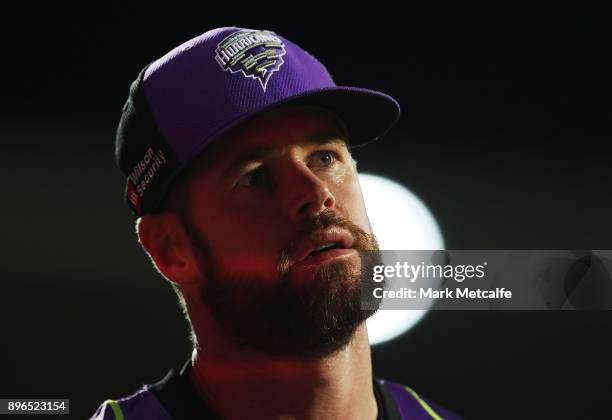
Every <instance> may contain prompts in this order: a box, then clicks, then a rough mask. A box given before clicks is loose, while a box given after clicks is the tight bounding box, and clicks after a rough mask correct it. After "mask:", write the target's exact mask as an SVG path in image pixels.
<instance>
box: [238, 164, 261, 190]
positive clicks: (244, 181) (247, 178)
mask: <svg viewBox="0 0 612 420" xmlns="http://www.w3.org/2000/svg"><path fill="white" fill-rule="evenodd" d="M267 179H268V175H267V173H266V171H265V169H263V167H261V166H260V167H258V168H256V169H253V170H251V171H249V172H247V173H246V174H244V175H242V176H241V177H240V179H239V180H238V182H237V183H236V187H250V188H259V187H261V186H263V185H264V184H265V183H266V182H267Z"/></svg>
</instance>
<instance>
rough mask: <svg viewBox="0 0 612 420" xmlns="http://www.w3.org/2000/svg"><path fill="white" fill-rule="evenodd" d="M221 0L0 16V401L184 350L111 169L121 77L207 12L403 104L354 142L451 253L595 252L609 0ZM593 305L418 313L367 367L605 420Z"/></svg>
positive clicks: (99, 394) (605, 198)
mask: <svg viewBox="0 0 612 420" xmlns="http://www.w3.org/2000/svg"><path fill="white" fill-rule="evenodd" d="M428 4H429V5H428V6H418V7H416V6H414V5H413V4H412V3H409V4H402V5H400V4H398V5H392V4H391V3H385V2H380V1H377V2H375V3H371V4H369V5H367V6H356V5H354V4H353V5H351V4H348V3H343V4H337V5H333V4H331V3H327V4H324V5H317V4H314V3H304V4H301V3H285V4H284V5H275V4H270V3H255V2H251V3H244V4H239V3H231V2H223V3H221V4H214V7H213V6H212V5H211V7H208V6H207V5H206V4H202V5H200V7H199V8H197V9H194V8H193V7H187V6H180V5H178V4H166V5H164V6H163V7H161V6H160V7H159V8H158V9H156V6H154V5H153V3H151V4H149V5H147V6H146V7H142V6H140V7H136V6H132V7H129V6H119V5H116V4H113V3H107V4H105V6H104V7H102V8H100V9H95V8H93V7H92V6H88V7H89V9H88V10H78V9H74V8H73V9H70V10H59V9H49V10H41V9H40V8H36V9H34V7H33V6H32V10H25V9H24V10H20V11H17V12H15V13H14V14H13V13H9V14H7V15H5V19H6V24H5V25H4V27H3V32H4V33H3V39H4V43H3V44H4V46H3V51H2V56H3V61H2V73H3V77H2V99H3V100H2V114H1V115H2V116H1V124H0V138H1V140H2V143H1V144H2V146H1V149H0V153H1V155H0V158H1V161H2V165H0V167H1V169H0V171H1V172H0V173H1V174H2V175H3V179H4V182H3V186H2V187H1V188H2V204H3V205H2V216H3V217H2V219H3V222H4V223H3V228H2V239H3V240H2V245H1V247H2V248H1V254H0V255H1V257H0V258H1V259H0V274H1V276H2V278H1V279H2V283H3V286H4V287H3V289H2V292H1V295H0V296H1V301H0V307H1V308H2V309H1V311H2V312H1V313H0V315H1V317H0V329H1V331H2V350H1V352H2V353H1V354H2V358H1V359H0V397H2V398H10V397H20V398H27V397H29V398H37V397H38V398H52V397H57V398H60V397H62V398H70V399H71V410H72V416H71V417H74V418H88V416H90V415H91V414H93V412H94V411H95V409H96V408H97V406H98V405H99V404H100V403H101V402H102V401H103V400H105V399H107V398H119V397H121V396H125V395H128V394H130V393H132V392H134V391H135V390H136V389H137V388H139V387H140V386H142V384H144V383H150V382H154V381H156V380H158V379H160V378H161V377H162V376H163V375H164V374H165V373H166V371H167V370H168V369H169V368H171V367H177V366H180V365H181V364H182V363H183V361H185V360H186V359H187V358H188V357H189V342H188V339H187V325H186V322H185V321H184V320H183V319H182V316H181V314H180V311H179V309H178V305H177V304H176V302H175V297H174V294H173V293H172V291H171V288H170V287H169V285H168V284H167V283H166V282H165V281H164V280H162V279H161V277H159V276H158V275H157V274H156V273H155V272H154V270H153V269H152V268H151V266H150V263H149V262H148V260H147V258H146V257H145V255H144V253H143V252H142V251H141V250H140V249H139V246H138V244H137V243H136V237H135V234H134V227H133V220H132V219H131V216H130V213H129V211H128V209H127V207H126V206H125V204H124V203H123V202H122V190H123V182H124V180H123V178H122V176H121V174H120V173H119V171H118V170H117V169H116V168H115V166H114V163H113V141H114V131H115V128H116V125H117V122H118V118H119V115H120V110H121V107H122V105H123V103H124V100H125V98H126V95H127V92H128V87H129V84H130V83H131V81H132V80H133V79H134V78H135V77H136V76H137V74H138V72H139V71H140V69H141V68H142V67H143V66H144V65H145V64H146V63H148V62H149V61H151V60H152V59H155V58H157V57H159V56H161V55H163V54H164V53H165V52H167V51H168V50H170V49H171V48H173V47H174V46H176V45H178V44H180V43H182V42H184V41H186V40H187V39H189V38H191V37H194V36H197V35H199V34H200V33H202V32H205V31H206V30H208V29H211V28H213V27H217V26H231V25H239V26H243V27H251V28H257V29H271V30H274V31H275V32H277V33H279V34H280V35H283V36H285V37H286V38H288V39H290V40H292V41H294V42H296V43H298V44H300V45H301V46H302V47H304V48H305V49H307V50H308V51H310V52H311V53H313V54H314V55H316V56H317V57H318V58H319V59H320V60H321V61H322V62H323V63H325V64H326V65H327V66H328V68H329V70H330V71H331V73H332V74H333V75H334V76H335V79H336V81H337V82H338V83H339V84H345V85H356V86H362V87H369V88H373V89H379V90H382V91H384V92H387V93H389V94H391V95H392V96H394V97H395V98H397V99H398V101H399V102H400V104H401V106H402V110H403V115H402V118H401V121H400V123H399V124H398V125H397V126H396V128H395V129H394V130H393V131H392V132H391V133H390V134H389V135H388V136H387V137H386V138H385V139H384V140H382V141H380V142H379V143H377V144H375V145H372V146H370V147H367V148H366V149H362V150H359V151H357V152H356V158H357V160H359V162H360V166H361V169H362V170H363V171H365V172H370V173H377V174H381V175H385V176H389V177H391V178H394V179H396V180H398V181H400V182H402V183H404V184H405V185H406V186H408V187H409V188H410V189H411V190H412V191H414V192H415V193H416V194H418V195H419V196H420V197H421V198H422V199H423V200H424V201H425V203H426V204H427V205H428V206H429V207H430V209H431V210H432V212H433V214H434V215H435V217H436V218H437V220H438V222H439V223H440V225H441V227H442V231H443V234H444V236H445V239H446V244H447V247H448V248H449V249H612V236H611V234H612V226H611V224H610V214H612V199H611V197H610V191H611V190H610V187H611V181H612V175H611V174H610V171H609V169H610V157H611V155H610V148H609V142H610V123H611V122H612V106H611V96H610V83H609V77H610V74H611V71H612V65H611V64H612V62H611V55H610V39H611V38H610V36H609V35H610V34H609V31H608V27H609V19H608V17H609V16H610V14H609V13H608V12H609V11H608V10H607V9H604V8H601V7H599V8H597V7H591V6H588V5H586V4H585V3H580V6H579V7H578V3H576V4H574V5H572V6H571V7H566V6H563V5H560V4H558V3H555V4H554V5H552V4H551V5H546V4H540V5H539V6H534V5H528V6H527V5H526V6H523V7H520V8H519V7H517V6H515V5H514V4H513V3H508V4H506V5H503V4H499V3H498V2H494V5H488V6H483V5H478V6H475V5H472V6H459V5H451V4H449V3H428ZM611 336H612V313H610V312H608V311H583V312H578V311H575V312H552V311H551V312H543V311H542V312H526V311H523V312H519V311H516V312H458V311H455V312H442V311H439V312H432V313H430V314H428V315H427V317H426V318H425V319H424V320H423V321H422V322H421V323H420V324H418V325H417V326H416V327H415V328H414V329H413V330H411V331H410V332H409V333H407V334H405V335H404V336H403V337H401V338H399V339H397V340H395V341H393V342H390V343H388V344H384V345H381V346H379V347H375V348H374V349H373V361H374V368H375V371H376V373H377V375H378V376H381V377H384V378H387V379H389V380H394V381H398V382H402V383H405V384H407V385H410V386H411V387H413V388H414V389H416V390H417V391H419V392H420V393H422V394H424V395H426V396H429V397H430V398H432V399H433V400H435V401H438V402H439V403H440V404H441V405H444V406H447V407H448V408H451V409H452V410H454V411H456V412H458V413H461V414H463V415H465V416H466V417H468V418H471V419H494V418H495V419H502V418H503V419H516V418H536V417H543V418H568V419H569V418H589V417H595V416H602V417H608V416H609V414H608V411H609V410H608V401H609V395H610V391H611V389H610V388H611V387H610V385H609V380H610V373H611V368H610V359H611V357H612V352H611V351H612V340H611Z"/></svg>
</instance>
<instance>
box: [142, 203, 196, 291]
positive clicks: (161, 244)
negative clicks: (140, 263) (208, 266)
mask: <svg viewBox="0 0 612 420" xmlns="http://www.w3.org/2000/svg"><path fill="white" fill-rule="evenodd" d="M136 231H137V233H138V240H139V242H140V244H141V245H142V247H143V248H144V250H145V251H146V253H147V254H148V255H149V257H150V258H151V261H152V262H153V265H154V266H155V268H157V270H158V271H159V272H160V273H161V274H162V275H163V276H164V277H165V278H166V279H168V280H169V281H171V282H173V283H177V284H179V285H181V286H182V285H187V284H192V283H197V282H198V281H199V274H200V273H199V270H198V266H197V264H196V263H195V261H194V254H193V252H192V247H191V241H190V239H189V236H188V235H187V232H186V231H185V229H184V228H183V225H182V223H181V222H180V220H179V218H178V217H177V216H176V214H174V213H172V212H167V211H164V212H161V213H156V214H147V215H144V216H142V217H141V218H139V219H138V220H137V222H136Z"/></svg>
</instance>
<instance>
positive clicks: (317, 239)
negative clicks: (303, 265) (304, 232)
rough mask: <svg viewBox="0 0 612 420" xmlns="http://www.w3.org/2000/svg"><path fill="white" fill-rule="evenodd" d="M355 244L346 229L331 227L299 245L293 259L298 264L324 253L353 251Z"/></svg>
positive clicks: (314, 234) (316, 233) (317, 232)
mask: <svg viewBox="0 0 612 420" xmlns="http://www.w3.org/2000/svg"><path fill="white" fill-rule="evenodd" d="M354 243H355V240H354V238H353V236H352V235H351V234H350V233H349V232H347V231H346V230H344V229H341V228H337V227H331V228H328V229H324V230H319V231H316V232H315V233H313V234H312V235H310V236H309V237H308V238H306V239H305V240H303V241H302V242H300V243H299V244H298V246H297V247H296V249H295V252H294V255H293V259H294V261H296V262H301V261H306V260H308V259H311V258H313V257H316V256H318V255H321V254H324V253H328V252H333V251H336V250H343V249H344V250H346V249H351V248H352V247H353V245H354Z"/></svg>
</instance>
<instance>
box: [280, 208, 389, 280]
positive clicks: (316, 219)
mask: <svg viewBox="0 0 612 420" xmlns="http://www.w3.org/2000/svg"><path fill="white" fill-rule="evenodd" d="M330 227H338V228H341V229H344V230H346V231H348V232H349V233H350V234H351V235H352V236H353V239H354V240H355V243H354V244H353V248H355V249H356V250H357V251H368V250H378V249H379V246H378V241H377V240H376V237H375V236H374V235H373V234H369V233H367V232H366V231H364V230H363V229H362V228H361V227H359V226H357V225H356V224H355V223H353V222H352V221H350V220H349V219H346V218H344V217H342V216H339V215H338V214H337V213H336V212H335V211H333V210H331V209H326V210H323V211H322V212H320V213H319V214H317V215H314V216H312V217H310V218H308V219H306V220H305V221H304V224H303V226H302V228H301V229H300V232H299V233H298V235H297V238H296V239H295V240H294V241H292V242H291V243H290V244H289V246H287V247H286V248H284V249H283V250H282V251H281V255H280V258H279V263H278V271H279V273H286V272H287V270H288V269H289V267H290V266H291V265H292V264H293V263H294V262H295V261H292V258H291V250H292V249H293V248H294V247H295V245H296V244H297V243H299V242H301V241H304V240H306V239H307V238H308V237H310V236H311V235H313V234H315V232H317V231H319V230H322V229H327V228H330Z"/></svg>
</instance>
